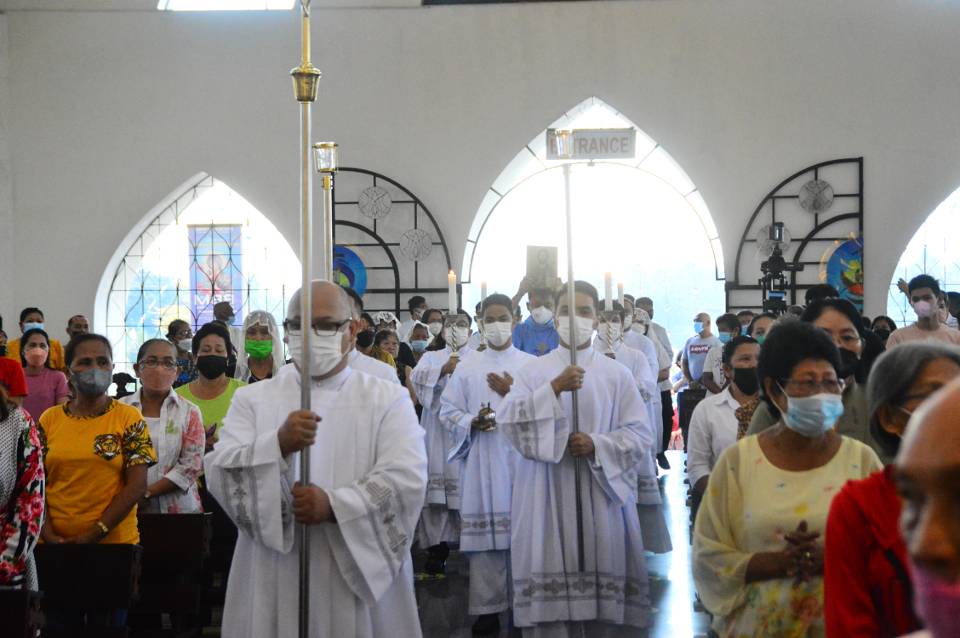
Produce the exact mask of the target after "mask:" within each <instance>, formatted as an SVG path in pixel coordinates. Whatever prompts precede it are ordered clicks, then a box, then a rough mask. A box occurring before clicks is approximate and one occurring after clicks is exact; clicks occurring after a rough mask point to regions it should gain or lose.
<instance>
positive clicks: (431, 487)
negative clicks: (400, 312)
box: [410, 346, 476, 547]
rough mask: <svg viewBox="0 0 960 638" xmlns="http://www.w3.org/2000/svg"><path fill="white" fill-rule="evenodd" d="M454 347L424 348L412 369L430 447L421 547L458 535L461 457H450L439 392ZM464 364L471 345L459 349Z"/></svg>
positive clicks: (452, 538)
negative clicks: (441, 415) (442, 420)
mask: <svg viewBox="0 0 960 638" xmlns="http://www.w3.org/2000/svg"><path fill="white" fill-rule="evenodd" d="M452 354H453V350H452V349H451V348H450V346H447V347H446V348H444V349H443V350H433V351H430V352H424V353H423V356H422V357H420V361H418V362H417V367H415V368H414V369H413V373H412V374H411V375H410V380H411V381H412V382H413V391H414V392H415V393H416V395H417V400H418V401H419V402H420V405H421V406H423V411H422V413H421V415H420V425H422V426H423V429H424V432H425V433H426V448H427V497H426V505H427V507H425V508H424V510H423V516H422V520H421V525H420V526H419V528H418V539H419V541H420V545H421V546H422V547H432V546H433V545H436V544H438V543H440V542H442V541H446V542H456V541H457V539H458V538H459V521H458V519H457V514H456V511H457V510H459V509H460V470H461V467H462V466H463V461H462V460H454V461H448V460H447V456H448V454H447V451H448V450H449V449H450V443H449V440H448V439H449V437H448V435H447V432H446V429H445V428H444V427H443V424H442V423H441V422H440V395H442V394H443V390H444V388H446V387H447V381H448V380H449V378H450V377H449V375H443V376H441V369H442V368H443V366H444V364H446V363H447V360H449V359H450V356H451V355H452ZM458 354H459V357H460V363H458V364H457V366H458V367H459V366H461V365H463V364H464V363H465V362H466V361H469V360H470V357H472V356H474V355H475V354H476V352H474V351H473V350H470V349H469V348H461V349H460V351H459V353H458Z"/></svg>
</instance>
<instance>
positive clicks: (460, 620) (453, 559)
mask: <svg viewBox="0 0 960 638" xmlns="http://www.w3.org/2000/svg"><path fill="white" fill-rule="evenodd" d="M668 455H669V459H670V464H671V466H672V469H671V470H669V471H668V472H665V473H664V474H663V475H662V476H661V479H660V483H661V489H662V490H663V493H664V500H665V512H666V517H667V525H669V527H670V535H671V538H672V540H673V547H674V550H673V551H672V552H671V553H669V554H662V555H659V556H653V555H651V554H648V555H647V568H648V569H649V571H650V598H651V602H652V606H653V626H652V627H651V629H650V631H649V632H648V633H646V634H644V633H643V632H640V633H638V634H637V635H638V636H641V637H642V636H644V635H646V636H647V637H648V638H692V637H693V636H699V635H701V634H706V632H707V628H708V626H709V618H708V617H707V615H706V614H704V613H696V612H694V609H693V601H694V590H693V579H692V578H691V576H690V543H689V540H690V535H689V531H688V516H689V513H688V510H687V507H686V491H687V490H686V485H685V484H684V482H683V478H684V474H683V453H682V452H668ZM417 566H418V567H419V561H417ZM417 604H418V607H419V609H420V622H421V624H422V626H423V635H424V637H425V638H448V637H452V638H465V637H467V636H470V635H471V633H470V626H471V624H472V623H473V620H474V618H471V617H469V616H467V561H466V560H465V559H464V558H463V556H462V555H460V554H459V553H457V552H453V553H452V554H451V556H450V559H449V560H448V561H447V578H446V579H445V580H442V581H432V582H421V583H417ZM507 623H508V618H507V614H503V615H501V619H500V624H501V628H502V629H501V631H500V636H501V637H508V636H509V637H513V636H519V635H520V632H519V631H517V630H513V631H511V630H510V629H509V628H508V626H507Z"/></svg>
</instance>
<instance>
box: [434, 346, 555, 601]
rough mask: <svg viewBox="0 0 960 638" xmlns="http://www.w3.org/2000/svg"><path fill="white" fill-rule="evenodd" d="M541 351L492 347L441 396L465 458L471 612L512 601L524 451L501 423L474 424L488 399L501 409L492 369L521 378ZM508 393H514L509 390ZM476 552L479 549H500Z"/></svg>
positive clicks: (455, 447) (464, 532)
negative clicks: (487, 427) (516, 481)
mask: <svg viewBox="0 0 960 638" xmlns="http://www.w3.org/2000/svg"><path fill="white" fill-rule="evenodd" d="M535 360H536V357H535V356H533V355H531V354H527V353H526V352H523V351H521V350H517V349H516V348H514V347H513V346H510V347H509V348H507V349H506V350H502V351H497V350H494V349H493V348H487V349H486V350H483V351H482V352H477V353H476V354H474V355H473V356H472V357H471V358H470V359H469V361H464V362H463V363H461V364H460V365H458V366H457V370H456V372H454V373H453V374H452V375H451V376H450V380H449V381H448V382H447V387H446V389H445V390H444V391H443V395H442V396H441V399H440V401H441V405H440V420H441V421H442V422H443V424H444V426H445V427H446V428H447V434H448V436H449V441H450V444H451V445H450V449H449V458H450V459H451V460H455V461H456V460H462V461H463V470H462V473H461V481H460V551H463V552H470V596H469V603H470V609H469V613H471V614H473V615H479V614H489V613H495V612H498V611H502V610H504V609H506V608H507V607H509V598H508V589H509V588H508V578H507V575H508V571H509V570H508V568H507V565H508V561H509V555H508V554H507V553H506V552H507V551H508V550H509V549H510V507H511V502H510V499H511V496H512V492H513V477H514V473H515V471H516V464H517V461H518V460H519V454H518V453H517V451H516V450H515V449H514V448H513V446H512V445H511V444H510V442H509V441H508V440H507V439H506V437H505V436H504V435H503V432H502V431H501V429H500V428H499V427H498V428H497V429H496V430H491V431H489V432H480V431H476V430H473V429H472V428H471V422H472V421H473V419H474V417H476V416H477V414H478V413H479V412H480V409H481V408H482V407H483V406H485V405H487V404H489V405H490V407H491V408H492V409H493V410H494V411H495V412H497V414H499V408H500V404H501V402H502V401H503V397H501V396H500V395H499V394H497V393H496V392H494V391H493V390H491V389H490V385H489V384H488V383H487V375H488V374H490V373H491V372H492V373H494V374H498V375H500V376H503V375H504V373H508V374H509V375H510V376H511V377H514V378H516V377H517V374H518V373H519V370H520V369H521V368H522V367H523V366H525V365H527V364H528V363H530V362H531V361H535ZM508 396H509V395H508ZM498 552H503V554H502V555H491V556H486V557H476V555H477V554H478V553H490V554H496V553H498Z"/></svg>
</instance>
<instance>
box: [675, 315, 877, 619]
mask: <svg viewBox="0 0 960 638" xmlns="http://www.w3.org/2000/svg"><path fill="white" fill-rule="evenodd" d="M840 366H841V363H840V355H839V354H838V352H837V348H836V346H835V345H834V343H833V340H832V339H831V338H830V337H829V336H828V335H827V333H826V332H824V331H823V330H821V329H820V328H817V327H815V326H813V325H811V324H808V323H801V322H789V323H784V324H783V325H780V326H777V327H776V328H774V329H773V331H772V332H771V333H770V334H769V335H768V336H767V339H766V341H765V342H764V344H763V348H762V349H761V351H760V361H759V365H758V367H757V372H758V375H759V377H760V387H761V388H762V397H763V400H764V401H766V402H767V404H768V406H769V407H770V409H771V410H772V411H774V413H779V414H780V418H779V421H778V422H777V424H776V425H774V426H773V427H771V428H769V429H767V430H765V431H764V432H762V433H760V434H758V435H754V436H748V437H746V438H743V439H741V440H740V441H739V442H738V443H737V444H736V445H734V446H732V447H730V448H728V449H727V450H726V451H724V452H723V454H722V455H721V456H720V459H719V460H718V461H717V465H716V467H715V468H714V470H713V472H711V474H710V480H709V483H708V484H707V489H706V492H705V494H704V498H703V503H702V505H701V507H700V512H699V514H698V515H697V521H696V526H695V528H694V539H693V565H694V568H693V575H694V580H695V582H696V585H697V591H698V592H699V594H700V596H701V598H702V600H703V603H704V605H705V606H706V608H707V609H708V610H709V611H710V612H711V613H712V614H713V616H714V622H713V629H714V631H716V632H717V634H719V635H720V636H721V637H727V636H811V637H815V636H816V637H819V636H824V635H825V630H824V622H823V529H824V526H825V523H826V518H827V513H828V511H829V509H830V501H831V500H832V499H833V497H834V495H835V494H836V493H837V492H838V491H839V490H840V488H842V487H843V485H844V483H846V481H848V480H850V479H861V478H863V477H865V476H868V475H869V474H871V473H872V472H875V471H877V470H879V469H880V467H881V465H880V460H879V459H878V458H877V455H876V454H875V453H874V452H873V450H871V449H870V448H869V447H867V446H866V445H864V444H863V443H860V442H859V441H855V440H853V439H850V438H847V437H844V436H841V435H839V434H837V432H836V431H835V430H834V428H835V425H836V422H837V419H839V417H840V415H841V414H842V413H843V402H842V398H841V393H842V391H843V382H842V381H840V380H839V379H838V375H837V370H838V369H839V368H840Z"/></svg>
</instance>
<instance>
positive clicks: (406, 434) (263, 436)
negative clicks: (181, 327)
mask: <svg viewBox="0 0 960 638" xmlns="http://www.w3.org/2000/svg"><path fill="white" fill-rule="evenodd" d="M312 286H313V308H312V313H311V314H312V317H310V318H309V319H308V320H305V321H304V320H301V317H300V300H299V298H300V295H299V293H297V294H295V295H294V297H293V299H292V300H291V302H290V307H289V309H288V311H287V321H286V322H284V327H285V330H286V334H287V337H288V341H289V342H288V346H289V348H290V353H291V356H292V358H293V361H294V364H292V365H286V366H284V367H283V368H281V369H280V370H279V371H278V373H277V374H276V376H274V378H272V379H268V380H265V381H261V382H259V383H257V384H255V385H251V386H247V387H246V388H242V389H241V390H239V391H238V392H237V393H236V394H235V395H234V398H233V403H232V405H231V407H230V411H229V413H228V414H227V416H226V419H225V420H224V427H223V428H222V430H221V435H220V441H219V442H218V443H217V444H216V446H215V448H214V450H213V451H212V452H211V453H209V454H208V455H207V456H206V458H205V459H204V467H205V469H206V476H207V484H208V487H209V490H210V492H211V493H213V495H214V496H215V497H216V498H217V500H218V501H219V502H220V504H221V505H222V506H223V508H224V510H226V512H227V513H228V514H229V516H230V518H231V519H233V521H234V522H235V523H236V525H237V528H238V529H239V531H240V534H239V538H238V540H237V547H236V550H235V552H234V557H233V566H232V568H231V571H230V578H229V581H228V583H227V597H226V603H225V607H224V614H223V635H224V636H230V637H231V638H238V637H239V638H244V637H250V638H261V637H263V636H276V637H279V638H293V637H295V636H296V635H297V627H298V613H297V609H298V554H299V551H300V547H299V541H298V540H297V539H296V538H295V534H294V531H295V524H296V523H303V524H306V525H307V526H308V527H307V533H308V534H310V551H311V555H310V597H309V604H310V627H309V635H310V636H311V637H312V638H327V637H331V638H332V637H339V636H360V637H376V636H391V637H392V636H420V635H421V632H420V622H419V619H418V617H417V605H416V600H415V598H414V590H413V570H412V565H411V559H410V545H411V543H412V541H413V534H414V528H415V526H416V522H417V516H418V514H419V512H420V507H421V505H422V503H423V494H424V488H425V486H426V454H425V452H424V445H423V430H422V429H421V428H420V426H419V425H418V424H417V418H416V414H415V413H414V411H413V406H412V404H411V402H410V398H409V396H408V395H407V393H406V391H405V390H404V389H403V388H401V387H399V386H397V385H394V384H392V383H389V382H386V381H383V380H381V379H377V378H375V377H372V376H369V375H367V374H364V373H362V372H358V371H356V370H353V369H352V368H350V367H349V366H348V365H347V357H346V355H347V353H348V352H349V349H350V345H351V343H352V339H353V338H354V337H355V336H356V335H355V333H356V330H357V323H356V322H353V321H351V309H350V302H349V299H348V297H347V295H346V294H345V293H344V292H343V290H341V289H340V287H339V286H336V285H335V284H332V283H330V282H325V281H314V282H313V283H312ZM302 329H307V330H313V331H314V334H313V335H312V343H311V352H308V353H305V352H303V349H302V345H301V344H302V342H301V337H300V335H301V330H302ZM304 357H310V362H311V364H310V365H311V370H310V372H311V376H312V378H311V379H310V380H309V383H310V384H311V386H312V393H311V407H312V411H302V410H300V409H299V406H300V383H301V375H300V372H299V367H300V365H301V362H302V361H303V360H304ZM302 449H307V450H309V453H310V458H311V471H312V474H311V478H312V479H313V483H312V484H311V485H300V484H299V483H294V481H295V478H296V477H297V476H298V475H299V467H298V466H299V458H298V457H299V455H298V454H297V453H298V452H299V451H300V450H302Z"/></svg>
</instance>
